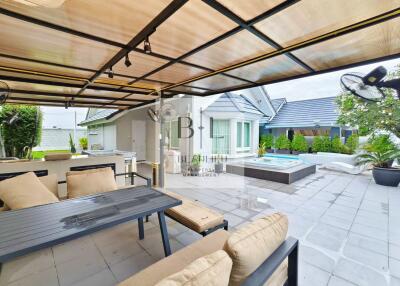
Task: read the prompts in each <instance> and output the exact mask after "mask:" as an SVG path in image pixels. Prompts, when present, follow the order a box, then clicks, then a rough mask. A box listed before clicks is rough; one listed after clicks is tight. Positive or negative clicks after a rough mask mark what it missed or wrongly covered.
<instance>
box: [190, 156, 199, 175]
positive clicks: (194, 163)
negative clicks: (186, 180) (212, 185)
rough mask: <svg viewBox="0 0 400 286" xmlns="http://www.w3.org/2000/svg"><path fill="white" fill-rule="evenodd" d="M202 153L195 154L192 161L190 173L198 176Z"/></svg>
mask: <svg viewBox="0 0 400 286" xmlns="http://www.w3.org/2000/svg"><path fill="white" fill-rule="evenodd" d="M200 166H201V155H200V154H194V155H193V157H192V161H191V163H190V175H192V176H198V175H199V174H200Z"/></svg>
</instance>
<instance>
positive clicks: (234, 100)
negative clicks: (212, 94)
mask: <svg viewBox="0 0 400 286" xmlns="http://www.w3.org/2000/svg"><path fill="white" fill-rule="evenodd" d="M205 111H211V112H245V113H253V114H256V115H264V113H262V112H261V110H260V109H259V108H258V107H257V106H255V105H254V104H253V103H252V102H251V101H250V100H249V99H247V98H246V97H245V96H243V95H240V94H233V93H224V94H223V95H221V96H220V97H219V98H218V99H217V100H215V101H214V102H213V103H212V104H210V105H209V106H208V107H207V108H206V109H205Z"/></svg>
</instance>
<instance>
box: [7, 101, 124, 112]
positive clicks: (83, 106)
mask: <svg viewBox="0 0 400 286" xmlns="http://www.w3.org/2000/svg"><path fill="white" fill-rule="evenodd" d="M7 104H21V103H20V102H19V101H17V102H10V101H8V102H7ZM29 105H38V106H50V107H65V102H60V104H56V103H43V102H31V103H29ZM72 107H82V108H90V107H94V108H106V109H118V107H117V106H104V107H103V106H101V105H90V104H89V105H84V104H75V105H74V106H72ZM118 110H127V108H125V109H118Z"/></svg>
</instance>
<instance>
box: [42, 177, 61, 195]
mask: <svg viewBox="0 0 400 286" xmlns="http://www.w3.org/2000/svg"><path fill="white" fill-rule="evenodd" d="M38 178H39V181H40V182H41V183H42V184H43V185H45V186H46V188H47V189H48V190H49V191H50V192H52V193H53V194H54V195H55V196H56V197H57V198H58V197H59V196H58V177H57V175H56V174H51V175H48V176H43V177H38Z"/></svg>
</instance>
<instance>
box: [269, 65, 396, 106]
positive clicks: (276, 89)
mask: <svg viewBox="0 0 400 286" xmlns="http://www.w3.org/2000/svg"><path fill="white" fill-rule="evenodd" d="M399 64H400V59H395V60H390V61H384V62H380V63H376V64H370V65H365V66H360V67H356V68H351V69H346V70H341V71H338V72H332V73H326V74H321V75H316V76H310V77H306V78H301V79H295V80H291V81H286V82H280V83H275V84H271V85H265V86H264V88H265V89H266V90H267V92H268V94H269V96H270V98H272V99H274V98H282V97H286V100H287V101H296V100H303V99H312V98H321V97H331V96H337V95H338V94H339V93H340V92H341V91H342V89H341V87H340V77H341V76H342V75H343V74H345V73H348V72H360V73H363V74H366V73H368V72H370V71H371V70H373V69H374V68H376V67H378V66H381V65H382V66H384V67H385V68H386V69H387V70H388V71H391V70H393V69H394V68H395V67H396V65H399Z"/></svg>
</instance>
